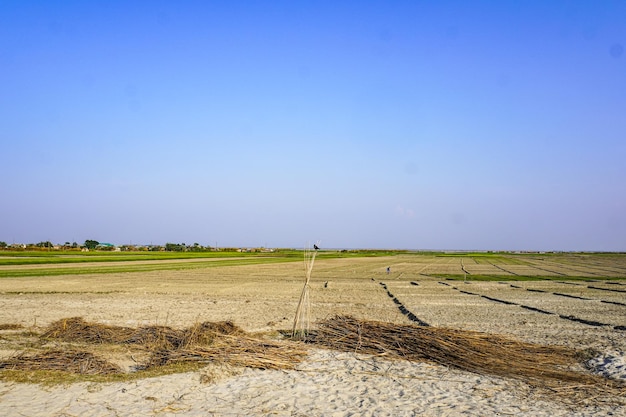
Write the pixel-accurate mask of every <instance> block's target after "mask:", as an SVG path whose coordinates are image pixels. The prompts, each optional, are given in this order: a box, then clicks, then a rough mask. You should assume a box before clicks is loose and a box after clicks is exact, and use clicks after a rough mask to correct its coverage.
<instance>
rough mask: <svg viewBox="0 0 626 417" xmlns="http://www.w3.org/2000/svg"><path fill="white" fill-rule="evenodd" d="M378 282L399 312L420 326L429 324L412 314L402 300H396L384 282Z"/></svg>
mask: <svg viewBox="0 0 626 417" xmlns="http://www.w3.org/2000/svg"><path fill="white" fill-rule="evenodd" d="M372 280H374V278H372ZM379 284H380V286H381V287H383V288H384V289H385V291H387V295H388V296H389V298H391V300H392V301H393V302H394V303H395V304H396V306H398V310H400V312H401V313H402V314H403V315H405V316H406V317H407V318H408V319H409V320H411V321H412V322H414V323H417V324H419V325H420V326H430V324H428V323H426V322H425V321H424V320H420V319H419V318H418V317H417V316H416V315H415V314H413V313H412V312H411V311H410V310H409V309H408V308H406V307H405V306H404V304H402V301H400V300H398V298H397V297H396V296H395V295H393V294H392V293H391V291H389V288H387V284H385V283H384V282H379Z"/></svg>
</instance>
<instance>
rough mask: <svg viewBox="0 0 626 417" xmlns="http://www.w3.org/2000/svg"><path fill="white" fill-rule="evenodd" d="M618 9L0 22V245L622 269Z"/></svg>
mask: <svg viewBox="0 0 626 417" xmlns="http://www.w3.org/2000/svg"><path fill="white" fill-rule="evenodd" d="M624 22H626V3H625V2H623V1H606V2H601V3H572V2H567V1H553V2H538V1H529V2H523V3H519V2H491V1H477V2H458V1H443V2H415V1H397V2H350V1H348V2H342V3H330V2H315V3H308V2H282V1H278V2H271V3H263V2H259V3H257V2H245V3H244V2H242V3H238V2H197V1H182V2H177V3H162V2H144V1H138V2H132V3H128V2H119V1H111V2H105V3H100V2H84V3H83V2H62V3H57V2H54V3H51V2H44V1H28V0H27V1H20V2H4V3H2V4H0V75H1V76H2V84H1V87H0V88H1V89H0V114H2V118H3V121H2V123H1V124H0V140H1V145H0V146H1V148H0V166H2V170H3V174H4V175H3V179H2V181H1V182H0V195H1V196H2V199H1V202H0V240H3V241H5V242H7V243H11V242H19V243H37V242H40V241H51V242H53V243H63V242H65V241H71V242H74V241H76V242H77V243H82V242H84V241H85V240H87V239H95V240H99V241H103V242H111V243H117V244H122V243H123V242H129V241H137V242H160V244H165V243H166V242H172V243H182V242H186V243H188V244H189V243H193V242H198V243H200V244H202V245H203V246H207V245H208V246H212V245H213V244H214V243H215V242H217V244H218V245H219V246H222V247H239V246H241V247H259V246H266V247H303V246H304V245H306V244H307V242H313V241H316V240H320V241H321V242H322V245H323V246H325V247H335V248H343V247H345V248H349V247H350V248H396V249H419V248H437V247H439V248H461V249H460V250H463V248H468V250H470V249H469V248H473V250H534V251H608V252H611V251H626V163H625V161H626V140H625V138H624V135H625V132H626V117H624V110H625V109H626V53H625V51H624V48H625V46H626V25H625V24H624Z"/></svg>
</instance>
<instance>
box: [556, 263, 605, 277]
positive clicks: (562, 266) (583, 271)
mask: <svg viewBox="0 0 626 417" xmlns="http://www.w3.org/2000/svg"><path fill="white" fill-rule="evenodd" d="M544 262H545V263H547V264H548V265H550V266H556V267H557V268H562V269H569V270H571V271H574V272H580V273H582V274H584V275H583V276H589V275H596V276H601V277H604V276H605V275H606V274H601V273H597V272H591V271H589V270H583V269H577V268H574V267H572V266H570V265H568V264H564V263H559V262H547V261H544ZM566 275H570V274H566Z"/></svg>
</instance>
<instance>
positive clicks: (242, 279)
mask: <svg viewBox="0 0 626 417" xmlns="http://www.w3.org/2000/svg"><path fill="white" fill-rule="evenodd" d="M332 255H333V256H339V255H337V254H332ZM329 258H330V259H325V258H324V257H323V256H320V257H318V259H317V260H316V262H315V264H314V269H313V274H312V280H311V314H312V321H313V322H314V321H316V320H319V319H324V318H327V317H329V316H331V315H335V314H350V315H354V316H357V317H361V318H366V319H373V320H384V321H392V322H409V321H410V320H409V319H408V318H407V315H406V314H403V312H402V311H401V310H399V309H398V304H397V303H396V302H394V301H393V300H392V298H391V297H389V295H388V293H387V292H386V291H385V290H384V289H383V288H382V286H381V285H380V284H381V283H384V284H386V285H387V286H388V287H389V291H390V292H391V293H392V294H393V295H394V296H396V298H397V299H398V300H399V301H402V303H403V305H404V306H405V307H406V308H407V309H408V310H409V311H410V312H413V313H414V314H415V316H416V317H418V318H420V319H422V320H423V321H424V322H426V323H429V324H433V325H437V326H445V327H455V328H464V329H472V330H480V331H489V332H492V331H495V332H498V333H504V334H513V335H517V336H520V337H523V338H526V339H533V340H542V341H553V342H556V341H558V342H559V343H570V344H571V343H578V342H579V341H580V339H576V340H569V339H568V338H567V337H562V338H559V339H551V338H553V337H555V336H554V334H553V333H555V332H556V333H559V334H563V332H562V331H561V330H558V331H557V330H554V326H553V325H554V324H555V323H557V324H558V325H559V326H557V327H558V328H559V329H560V328H562V327H565V328H567V329H568V332H569V331H570V330H571V332H574V333H576V332H577V331H579V333H580V337H582V338H583V339H584V340H585V341H586V343H592V342H593V343H595V344H597V343H600V341H599V340H601V339H598V338H597V337H595V336H593V334H595V333H598V332H599V333H603V334H604V333H606V334H607V336H606V337H607V338H608V339H611V340H612V339H620V338H622V339H623V336H624V334H625V333H624V332H623V331H622V330H620V329H621V327H620V326H625V325H626V279H625V278H626V256H625V255H619V254H616V255H613V254H558V255H554V254H549V255H538V254H532V255H530V254H529V255H518V254H510V255H506V254H493V255H491V254H477V255H471V254H468V255H462V256H461V255H455V254H445V255H441V254H412V253H408V254H407V253H404V254H396V255H392V256H362V257H354V256H350V257H339V258H335V257H332V256H329ZM277 260H280V262H277ZM1 261H2V258H0V262H1ZM48 266H49V267H50V268H48ZM146 266H147V267H149V268H150V269H149V270H146V271H141V270H140V271H136V270H135V268H143V267H146ZM116 268H125V269H126V270H128V271H129V272H118V270H117V269H116ZM387 268H389V272H388V271H387ZM37 271H45V273H46V274H45V275H42V276H37V275H31V274H36V273H37ZM55 271H59V272H55ZM0 272H1V273H2V274H3V278H1V279H0V303H1V304H2V307H3V308H2V309H1V311H0V323H19V324H21V325H24V326H32V325H35V324H37V325H46V324H48V323H50V322H52V321H55V320H58V319H60V318H64V317H70V316H82V317H84V318H85V319H88V320H97V321H104V322H106V323H113V324H123V325H138V324H148V323H151V324H167V325H179V326H184V325H188V324H189V323H191V322H194V321H205V320H233V321H234V322H236V323H237V324H238V325H240V326H242V327H243V328H244V329H247V330H251V331H268V330H279V329H287V328H289V327H290V325H291V323H292V321H293V317H294V313H295V309H296V306H297V303H298V299H299V296H300V293H301V291H302V286H303V283H304V266H303V262H302V260H301V259H298V258H292V259H277V257H265V258H264V257H250V256H248V257H235V256H231V257H228V258H221V257H213V258H209V259H206V258H197V257H194V258H191V259H163V260H159V259H152V260H141V259H139V260H137V259H134V260H127V261H123V260H119V261H117V260H116V258H115V257H112V259H109V260H108V261H107V262H89V263H82V262H74V263H61V264H52V263H51V264H45V263H43V264H42V263H37V264H24V265H3V266H0ZM25 272H26V273H27V276H22V274H24V273H25ZM12 274H14V275H15V276H12ZM485 297H490V298H491V299H490V298H485ZM493 299H495V300H496V301H494V300H493ZM507 303H508V304H507ZM548 313H551V314H548ZM560 316H567V317H571V318H573V319H580V321H572V320H567V319H564V318H562V317H560ZM593 322H595V323H593ZM594 324H595V325H594ZM568 332H566V333H568ZM544 333H546V334H545V335H544ZM612 334H614V335H615V337H609V335H612ZM608 339H607V340H608ZM611 343H613V342H611ZM615 343H617V342H615Z"/></svg>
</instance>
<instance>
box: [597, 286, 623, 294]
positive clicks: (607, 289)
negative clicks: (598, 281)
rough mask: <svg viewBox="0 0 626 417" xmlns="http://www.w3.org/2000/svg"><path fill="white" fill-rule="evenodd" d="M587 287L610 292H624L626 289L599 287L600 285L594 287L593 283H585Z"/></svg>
mask: <svg viewBox="0 0 626 417" xmlns="http://www.w3.org/2000/svg"><path fill="white" fill-rule="evenodd" d="M587 288H591V289H592V290H601V291H612V292H621V293H626V290H616V289H613V288H600V287H594V286H593V285H587Z"/></svg>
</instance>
